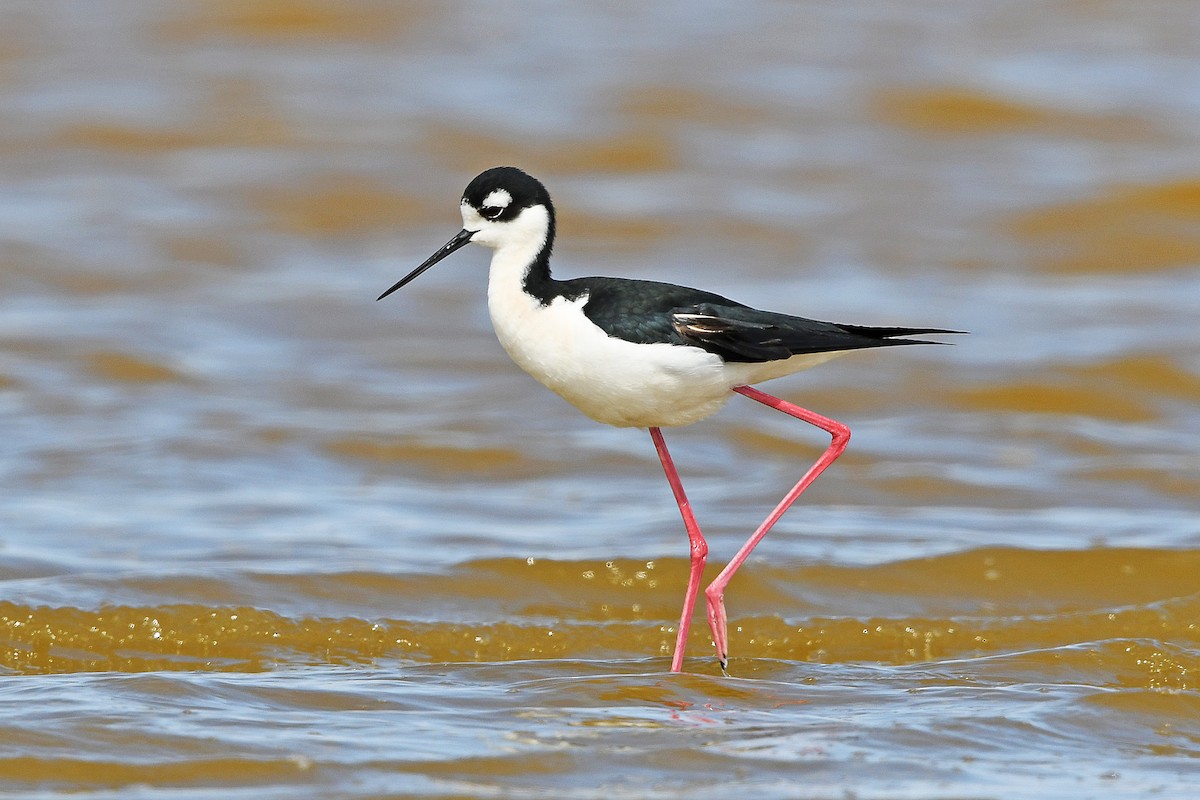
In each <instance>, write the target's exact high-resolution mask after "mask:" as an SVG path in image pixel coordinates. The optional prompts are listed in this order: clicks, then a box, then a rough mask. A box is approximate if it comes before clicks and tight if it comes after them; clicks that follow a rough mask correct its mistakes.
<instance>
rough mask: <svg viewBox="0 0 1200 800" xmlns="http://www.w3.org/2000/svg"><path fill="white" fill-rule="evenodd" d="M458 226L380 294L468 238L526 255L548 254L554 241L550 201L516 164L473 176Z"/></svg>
mask: <svg viewBox="0 0 1200 800" xmlns="http://www.w3.org/2000/svg"><path fill="white" fill-rule="evenodd" d="M459 210H460V211H461V212H462V219H463V229H462V230H461V231H459V232H458V233H456V234H455V235H454V237H453V238H452V239H450V241H448V242H446V244H444V245H442V247H441V248H440V249H439V250H438V251H437V252H436V253H434V254H433V255H432V256H430V257H429V258H427V259H426V260H425V261H424V262H423V263H422V264H421V265H420V266H419V267H417V268H416V269H414V270H413V271H412V272H410V273H409V274H408V275H405V276H404V277H403V278H401V279H400V280H399V281H397V282H396V284H395V285H394V286H392V287H391V288H390V289H388V290H387V291H386V292H384V293H383V294H381V295H379V299H380V300H382V299H383V298H385V297H387V296H388V295H389V294H391V293H392V292H394V291H396V290H397V289H399V288H400V287H402V286H404V285H405V284H407V283H408V282H409V281H411V280H413V279H414V278H416V277H417V276H418V275H420V274H421V273H422V272H424V271H425V270H427V269H429V268H430V267H432V266H433V265H434V264H436V263H437V262H439V261H441V260H442V259H443V258H445V257H446V256H448V255H450V254H451V253H453V252H454V251H455V250H458V249H459V248H460V247H463V246H464V245H466V244H467V243H468V242H474V243H475V244H481V245H483V246H484V247H490V248H492V249H493V250H508V249H513V250H518V249H519V250H522V251H528V252H529V254H530V255H529V257H530V259H532V258H533V257H535V256H537V255H539V254H541V255H549V250H550V247H551V246H552V245H553V244H554V205H553V204H552V203H551V202H550V193H549V192H547V191H546V187H545V186H543V185H542V184H541V181H539V180H538V179H537V178H535V177H533V176H532V175H529V174H527V173H525V172H522V171H521V170H519V169H517V168H516V167H493V168H491V169H489V170H486V171H484V172H481V173H479V174H478V175H476V176H475V179H474V180H472V181H471V182H470V183H469V184H468V185H467V188H466V190H464V191H463V195H462V200H461V201H460V203H459Z"/></svg>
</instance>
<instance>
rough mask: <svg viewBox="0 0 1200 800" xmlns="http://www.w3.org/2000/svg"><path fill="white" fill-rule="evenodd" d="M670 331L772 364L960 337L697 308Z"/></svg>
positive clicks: (732, 356) (733, 356)
mask: <svg viewBox="0 0 1200 800" xmlns="http://www.w3.org/2000/svg"><path fill="white" fill-rule="evenodd" d="M671 318H672V322H673V324H674V326H675V330H676V331H677V332H678V333H679V335H680V336H681V337H682V338H683V339H684V340H686V341H687V342H688V343H689V344H694V345H697V346H699V347H703V348H704V349H705V350H708V351H709V352H712V353H716V354H717V355H719V356H721V357H722V358H724V359H725V360H726V361H776V360H778V359H784V358H789V357H791V356H795V355H801V354H804V353H829V352H834V351H838V350H861V349H863V348H868V347H894V346H897V345H904V344H939V343H938V342H929V341H925V340H923V339H900V338H896V337H901V336H912V335H914V334H922V333H959V332H960V331H949V330H943V329H941V328H871V327H866V326H863V325H839V324H836V323H833V322H821V321H819V320H815V319H805V318H804V317H793V316H789V315H787V314H776V313H772V312H770V311H758V310H756V309H753V308H747V307H746V306H722V305H715V304H710V303H701V304H699V305H694V306H691V307H689V308H678V309H675V310H674V311H673V312H672V314H671Z"/></svg>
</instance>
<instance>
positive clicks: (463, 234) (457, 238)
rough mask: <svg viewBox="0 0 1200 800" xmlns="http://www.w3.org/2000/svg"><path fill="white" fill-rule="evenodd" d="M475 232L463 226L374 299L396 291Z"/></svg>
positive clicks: (464, 242)
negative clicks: (435, 250) (421, 262)
mask: <svg viewBox="0 0 1200 800" xmlns="http://www.w3.org/2000/svg"><path fill="white" fill-rule="evenodd" d="M476 233H478V231H469V230H467V229H466V228H464V229H462V230H461V231H459V232H458V233H456V234H454V238H453V239H451V240H450V241H448V242H446V243H445V244H444V245H442V246H441V248H440V249H439V250H438V251H437V252H436V253H434V254H433V255H431V256H430V257H429V258H427V259H425V263H423V264H421V266H419V267H417V268H416V269H414V270H413V271H412V272H410V273H408V274H407V275H405V276H404V277H403V278H401V279H400V280H398V281H396V285H395V286H393V287H392V288H390V289H388V290H387V291H386V292H384V293H383V294H381V295H379V297H376V298H375V299H376V300H382V299H383V298H385V297H387V296H388V295H389V294H391V293H392V292H394V291H396V290H397V289H399V288H400V287H401V286H403V285H404V284H406V283H408V282H409V281H411V280H412V279H413V278H415V277H417V276H418V275H420V274H421V273H422V272H424V271H425V270H427V269H429V268H430V267H432V266H433V265H434V264H436V263H437V262H439V261H441V260H442V259H443V258H445V257H446V256H448V255H450V254H451V253H453V252H454V251H455V250H457V249H458V248H460V247H462V246H463V245H464V244H466V243H467V242H469V241H471V237H472V236H474V235H475V234H476Z"/></svg>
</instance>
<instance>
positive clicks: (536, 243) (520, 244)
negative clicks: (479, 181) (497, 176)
mask: <svg viewBox="0 0 1200 800" xmlns="http://www.w3.org/2000/svg"><path fill="white" fill-rule="evenodd" d="M501 201H505V202H504V203H503V206H502V205H501ZM511 202H512V198H511V197H509V194H508V192H506V191H504V190H503V189H497V190H496V191H494V192H492V193H491V194H489V195H488V196H487V198H486V199H485V200H484V205H483V208H482V209H481V210H482V211H484V212H489V211H490V210H491V209H494V208H498V207H499V208H501V209H503V208H506V207H507V206H508V204H509V203H511ZM459 210H460V211H462V219H463V228H464V229H465V230H468V231H474V232H475V235H474V236H472V237H471V242H472V243H474V244H481V245H483V246H484V247H490V248H492V249H493V250H500V249H502V248H511V247H517V248H521V249H530V248H532V251H533V253H534V254H536V253H537V252H538V251H539V250H541V248H542V245H544V244H545V243H546V235H547V234H548V233H549V231H550V214H549V212H547V211H546V207H545V206H543V205H536V206H529V207H528V208H524V209H522V210H521V213H519V214H517V216H515V217H513V218H512V219H508V220H493V219H487V218H486V217H485V216H483V215H482V214H480V213H479V211H477V210H476V209H475V208H474V207H472V206H471V204H470V203H467V202H463V203H462V205H461V206H460V207H459ZM494 213H497V212H493V215H494Z"/></svg>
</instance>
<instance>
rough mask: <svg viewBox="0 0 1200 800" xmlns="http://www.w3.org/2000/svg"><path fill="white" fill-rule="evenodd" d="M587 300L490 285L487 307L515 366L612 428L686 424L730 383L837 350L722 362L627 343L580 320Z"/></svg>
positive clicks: (676, 348) (677, 348)
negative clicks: (544, 300) (542, 298)
mask: <svg viewBox="0 0 1200 800" xmlns="http://www.w3.org/2000/svg"><path fill="white" fill-rule="evenodd" d="M585 302H586V297H581V298H579V299H577V300H573V301H568V300H566V299H564V298H558V299H556V300H555V301H554V302H552V303H551V304H550V305H548V306H542V305H541V304H540V303H538V302H537V300H535V299H534V298H532V297H530V296H529V295H527V294H525V292H523V291H520V289H517V290H516V291H515V292H514V291H504V290H503V289H502V288H499V287H498V286H497V282H496V281H492V282H491V283H490V285H489V290H488V309H489V311H490V312H491V317H492V325H493V327H494V328H495V329H496V336H497V338H499V340H500V344H501V345H502V346H503V347H504V349H505V350H506V351H507V352H508V354H509V356H511V357H512V360H513V361H515V362H516V363H517V365H518V366H520V367H521V369H523V370H525V371H526V372H528V373H529V374H530V375H532V376H533V377H534V378H536V379H537V380H539V381H540V382H541V383H542V384H543V385H545V386H546V387H547V388H549V389H551V390H552V391H554V392H556V393H557V394H559V395H560V396H561V397H563V399H565V400H566V401H567V402H569V403H571V404H572V405H574V406H575V407H576V408H578V409H579V410H580V411H582V412H583V413H584V414H587V415H588V416H589V417H591V418H592V419H594V420H596V421H598V422H603V423H606V424H608V425H616V426H618V427H640V428H647V427H670V426H677V425H688V424H690V423H693V422H697V421H699V420H702V419H704V418H705V417H708V416H710V415H712V414H715V413H716V412H717V411H718V410H719V409H720V408H721V406H723V405H724V404H725V402H726V401H727V400H728V399H729V398H730V397H731V396H732V395H731V394H730V390H731V389H732V388H733V387H734V386H742V385H745V384H749V383H756V382H759V381H764V380H769V379H770V378H777V377H781V376H783V375H789V374H791V373H793V372H798V371H799V370H801V369H805V368H807V367H810V366H813V365H815V364H819V363H821V362H822V361H827V360H829V359H830V358H832V357H834V356H835V355H838V354H837V353H820V354H816V355H810V356H793V357H792V358H790V359H786V360H781V361H772V362H767V363H761V364H742V363H729V364H726V363H725V362H724V361H723V360H722V359H721V357H720V356H717V355H714V354H712V353H709V352H707V351H705V350H702V349H700V348H699V347H689V346H683V345H671V344H634V343H632V342H627V341H625V340H623V339H618V338H615V337H612V336H609V335H608V334H606V333H604V331H602V330H601V329H600V328H598V327H596V326H595V325H594V324H592V322H591V321H590V320H588V319H587V317H585V316H584V315H583V305H584V303H585Z"/></svg>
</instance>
